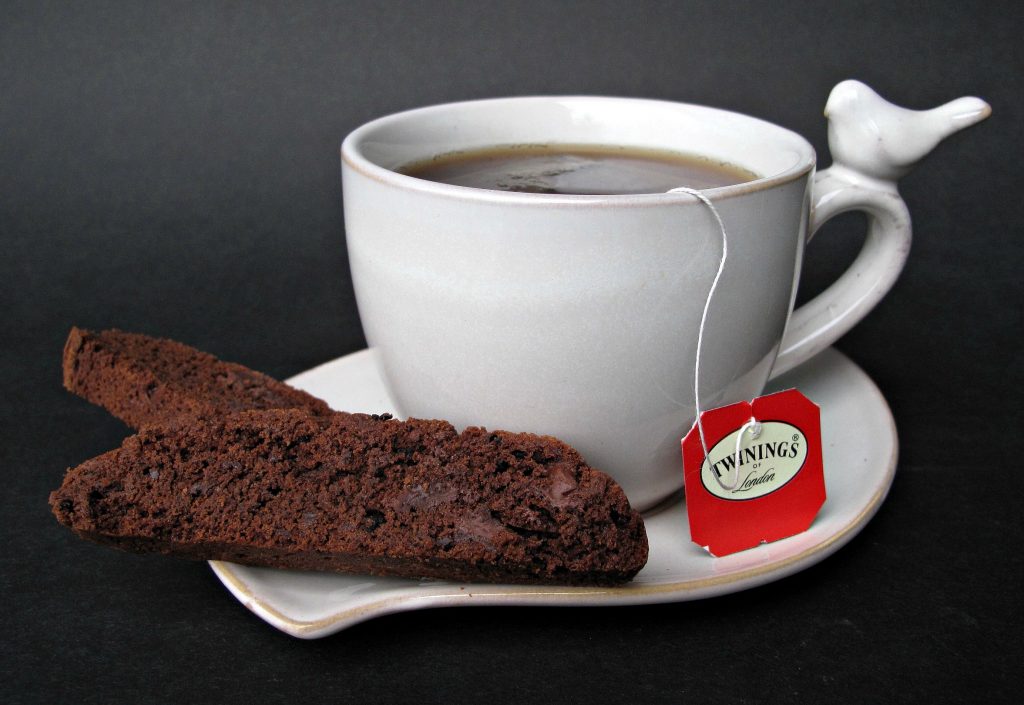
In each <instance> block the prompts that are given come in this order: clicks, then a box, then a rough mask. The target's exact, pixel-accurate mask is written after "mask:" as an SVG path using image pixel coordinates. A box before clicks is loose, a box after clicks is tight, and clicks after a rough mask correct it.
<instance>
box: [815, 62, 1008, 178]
mask: <svg viewBox="0 0 1024 705" xmlns="http://www.w3.org/2000/svg"><path fill="white" fill-rule="evenodd" d="M991 112H992V109H991V108H990V107H989V105H988V103H986V102H985V101H983V100H981V99H980V98H972V97H968V98H958V99H956V100H954V101H951V102H949V103H946V104H945V105H940V106H939V107H937V108H933V109H931V110H908V109H907V108H901V107H899V106H897V105H893V104H892V103H890V102H888V101H887V100H885V99H884V98H882V97H881V96H880V95H878V94H877V93H875V92H874V91H873V90H871V89H870V88H869V87H867V86H866V85H864V84H863V83H861V82H860V81H843V82H842V83H840V84H838V85H837V86H836V87H835V88H833V89H832V93H831V94H830V95H829V98H828V102H827V103H826V105H825V117H827V118H828V146H829V150H830V151H831V152H832V158H833V160H834V161H835V163H836V164H840V165H843V166H845V167H848V168H850V169H853V170H854V171H857V172H859V173H861V174H864V175H867V176H871V177H874V178H877V179H882V180H885V181H895V180H896V179H898V178H900V177H901V176H903V175H904V174H906V173H907V172H908V171H910V169H911V168H912V167H913V166H914V164H916V163H917V162H918V161H920V160H921V159H923V158H924V157H925V156H926V155H927V154H928V153H929V152H931V151H932V150H933V149H934V148H935V146H936V145H938V144H939V142H941V141H942V140H943V139H945V138H946V137H948V136H949V135H951V134H953V133H954V132H956V131H958V130H962V129H963V128H965V127H968V126H969V125H973V124H974V123H976V122H979V121H981V120H984V119H985V118H987V117H988V116H989V114H991Z"/></svg>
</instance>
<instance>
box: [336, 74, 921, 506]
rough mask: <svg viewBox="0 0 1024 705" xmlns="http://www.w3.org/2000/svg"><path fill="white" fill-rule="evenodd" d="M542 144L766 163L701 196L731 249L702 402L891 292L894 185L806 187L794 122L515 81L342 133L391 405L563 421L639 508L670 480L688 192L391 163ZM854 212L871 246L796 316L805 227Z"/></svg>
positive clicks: (366, 296) (762, 377)
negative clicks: (442, 172)
mask: <svg viewBox="0 0 1024 705" xmlns="http://www.w3.org/2000/svg"><path fill="white" fill-rule="evenodd" d="M857 85H860V84H857ZM837 90H838V89H837ZM848 103H849V101H839V107H838V108H837V110H838V113H839V114H843V115H846V114H848V113H849V112H850V110H849V108H848ZM884 105H888V104H884ZM889 107H890V108H893V107H895V106H889ZM844 108H845V109H844ZM863 112H864V113H865V114H864V115H862V116H854V118H853V119H851V120H846V121H845V122H846V123H848V124H850V125H853V126H855V127H856V129H853V128H845V129H841V130H840V131H841V132H842V133H843V135H844V136H846V137H848V139H846V140H845V141H844V144H847V143H850V142H852V143H856V142H857V141H858V140H861V141H863V140H865V139H867V137H864V135H863V134H862V133H863V132H864V131H863V130H861V127H862V124H863V121H864V120H869V121H870V120H871V119H872V117H873V116H874V115H876V114H877V113H878V108H877V106H875V107H873V108H871V107H869V108H867V109H865V110H864V111H863ZM851 134H852V135H853V136H852V137H850V136H849V135H851ZM876 137H877V136H876ZM872 139H874V138H872ZM936 141H937V140H936ZM537 143H543V144H558V143H563V144H566V143H568V144H584V143H586V144H604V145H609V144H611V145H622V146H630V147H638V148H648V149H662V150H665V149H667V150H672V151H675V152H681V153H684V154H691V155H699V156H701V157H703V158H706V159H708V160H710V161H712V162H717V163H728V164H733V165H737V166H740V167H742V168H744V169H746V170H748V171H751V172H754V173H756V174H759V175H762V177H761V178H759V179H757V180H755V181H751V182H747V183H742V184H738V185H733V186H727V187H723V188H716V189H709V190H707V191H705V192H704V195H706V197H707V198H709V199H710V201H711V203H712V204H713V207H714V209H715V210H716V211H717V213H718V214H719V215H720V216H721V218H722V221H723V223H724V226H725V229H726V231H727V235H728V258H727V261H726V263H725V265H724V270H723V272H722V276H721V281H720V283H719V285H718V288H717V290H716V291H715V295H714V298H713V299H712V301H711V304H710V308H709V311H708V319H707V324H706V327H705V329H704V343H703V348H702V350H701V363H702V365H701V371H700V390H701V396H702V398H701V400H700V402H701V406H702V408H711V407H715V406H720V405H723V404H727V403H731V402H734V401H738V400H741V399H749V398H751V397H753V396H754V395H756V394H758V393H759V392H760V391H761V390H762V389H763V387H764V384H765V383H766V381H767V380H768V379H769V375H770V374H771V373H772V369H773V366H774V368H775V370H776V373H778V372H780V371H783V370H786V369H789V368H791V367H793V366H795V365H796V364H798V363H799V362H801V361H803V360H805V359H807V358H808V357H809V356H811V355H813V354H814V353H817V352H818V351H820V350H822V349H824V348H825V347H827V346H828V345H829V344H830V343H831V342H832V341H833V340H835V339H836V338H837V337H838V336H839V335H841V334H842V333H843V332H845V331H846V330H848V329H849V328H850V327H851V326H852V325H853V324H854V323H856V321H857V320H859V319H860V318H861V317H862V316H863V315H864V314H866V313H867V311H868V310H870V308H871V307H873V306H874V305H875V303H876V302H877V301H878V300H879V299H880V298H881V297H882V296H883V295H884V293H885V292H886V291H887V290H888V289H889V287H890V286H891V285H892V283H893V282H894V280H895V278H896V276H897V275H898V273H899V271H900V269H901V268H902V266H903V262H904V259H905V257H906V253H907V250H908V248H909V241H910V223H909V218H908V216H907V213H906V208H905V207H904V205H903V202H902V200H900V198H899V196H898V194H897V193H896V189H895V186H894V185H893V183H892V182H887V181H884V180H881V179H875V178H868V177H862V176H859V175H858V174H857V173H855V171H854V170H852V168H850V169H845V170H843V169H840V170H838V171H834V170H832V169H830V170H826V171H825V172H822V173H821V174H819V176H818V183H817V185H814V184H813V183H812V182H813V181H814V178H815V177H814V168H815V155H814V152H813V150H812V149H811V147H810V145H809V144H808V143H807V142H806V141H805V140H804V139H803V138H801V137H799V136H798V135H796V134H794V133H792V132H790V131H788V130H785V129H783V128H781V127H778V126H775V125H772V124H769V123H766V122H763V121H761V120H757V119H754V118H751V117H747V116H743V115H738V114H735V113H730V112H726V111H721V110H715V109H712V108H707V107H702V106H696V105H686V104H679V103H669V102H664V101H650V100H639V99H619V98H596V97H559V98H540V97H531V98H510V99H497V100H485V101H473V102H467V103H457V104H448V105H441V106H435V107H431V108H423V109H420V110H414V111H410V112H407V113H401V114H398V115H392V116H389V117H385V118H381V119H379V120H376V121H374V122H372V123H369V124H367V125H365V126H363V127H361V128H359V129H358V130H356V131H355V132H354V133H352V134H351V135H350V136H349V137H348V138H347V139H346V140H345V143H344V145H343V147H342V171H343V187H344V206H345V223H346V237H347V244H348V249H349V260H350V264H351V269H352V278H353V282H354V285H355V290H356V296H357V300H358V304H359V312H360V318H361V320H362V323H363V327H364V330H365V333H366V337H367V340H368V341H369V343H370V346H371V348H372V349H373V350H374V351H375V354H376V355H377V356H378V359H379V361H380V365H381V368H382V370H383V372H384V379H385V380H386V384H387V387H388V389H389V391H390V393H391V395H392V398H393V400H394V402H395V404H396V405H397V408H398V410H399V411H400V412H401V413H403V414H406V415H411V416H418V417H426V418H445V419H448V420H450V421H452V423H454V424H455V425H456V426H457V427H463V426H466V425H470V424H476V425H485V426H489V427H492V428H503V429H507V430H511V431H533V432H542V433H546V434H551V435H555V436H558V437H560V438H562V439H564V440H565V441H567V442H568V443H570V444H572V445H573V446H575V447H577V448H578V449H579V450H580V451H581V452H582V453H583V454H584V455H585V456H586V457H587V458H588V459H589V460H590V462H591V464H593V465H594V466H596V467H599V468H601V469H602V470H605V471H606V472H608V473H609V474H611V475H612V476H613V477H614V478H615V479H616V480H617V481H618V482H619V483H620V484H621V485H622V486H623V488H624V489H625V491H626V493H627V495H628V496H629V498H630V500H631V501H632V502H633V504H634V505H635V506H637V507H639V508H641V509H643V508H647V507H650V506H653V505H654V504H656V503H657V502H659V501H661V500H663V499H664V498H665V497H667V496H669V495H670V494H672V493H673V492H674V491H676V490H678V489H679V488H680V487H681V484H682V479H681V476H680V474H679V473H678V472H677V465H678V456H679V439H680V438H681V437H682V436H683V435H684V434H685V433H686V431H687V430H688V429H689V427H690V425H691V424H692V422H693V418H694V409H695V399H694V362H695V358H696V356H697V345H696V343H697V338H698V329H699V324H700V320H701V316H702V311H703V308H704V305H705V300H706V298H707V295H708V291H709V288H710V286H711V283H712V280H713V278H714V277H715V274H716V271H717V268H718V266H719V261H720V258H721V255H722V251H723V247H724V243H723V238H722V234H721V230H720V228H719V225H718V222H717V220H716V218H715V214H714V213H712V212H711V210H710V209H709V208H708V206H707V205H706V204H705V203H703V202H702V201H701V200H699V199H698V198H697V197H696V196H694V195H692V194H687V193H667V194H643V195H617V196H566V195H544V194H532V193H529V194H526V193H509V192H502V191H490V190H484V189H475V188H467V187H461V186H451V185H446V184H439V183H435V182H430V181H426V180H422V179H417V178H412V177H409V176H405V175H402V174H400V173H397V172H396V170H397V169H399V168H400V167H402V166H403V165H406V164H410V163H413V162H418V161H422V160H424V159H428V158H430V157H433V156H436V155H439V154H445V153H449V152H455V151H459V150H470V149H475V148H482V147H486V146H493V145H498V144H503V145H515V144H537ZM877 161H878V160H877V159H876V160H875V162H877ZM812 186H813V191H812ZM850 209H862V210H866V211H867V212H868V214H869V221H870V228H869V235H868V238H867V242H866V245H865V248H864V252H863V253H862V255H861V257H859V258H858V260H857V261H856V262H855V263H854V265H853V266H852V267H851V268H850V271H848V272H847V273H846V274H845V275H844V276H843V277H842V278H841V279H840V280H839V281H838V282H837V283H836V284H835V285H834V286H833V287H832V288H830V289H829V290H828V291H826V292H825V293H824V294H822V295H821V296H820V297H818V298H817V299H816V300H814V301H812V302H810V303H809V304H807V305H806V306H804V307H802V308H801V309H800V310H799V311H797V312H795V313H794V314H793V316H792V320H790V313H791V310H792V305H793V299H794V295H795V292H796V285H797V282H798V280H799V273H800V265H801V261H802V256H803V248H804V243H805V242H806V240H807V238H808V237H809V235H810V234H811V233H813V232H814V230H815V229H816V228H817V227H818V226H819V225H820V224H821V223H822V222H823V221H824V220H825V219H827V218H828V217H830V216H831V215H833V214H836V213H839V212H842V211H845V210H850ZM787 323H788V324H789V332H788V333H787V335H786V336H785V338H784V337H783V334H784V332H785V331H786V329H787ZM780 350H781V354H780ZM777 357H778V360H776V358H777Z"/></svg>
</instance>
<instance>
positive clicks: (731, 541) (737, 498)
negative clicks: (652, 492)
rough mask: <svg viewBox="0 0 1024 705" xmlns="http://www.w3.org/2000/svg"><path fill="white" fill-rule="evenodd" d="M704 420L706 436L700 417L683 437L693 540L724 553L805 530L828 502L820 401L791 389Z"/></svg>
mask: <svg viewBox="0 0 1024 705" xmlns="http://www.w3.org/2000/svg"><path fill="white" fill-rule="evenodd" d="M700 419H701V422H700V426H702V427H703V431H704V442H703V443H702V442H701V432H700V431H701V429H700V427H698V425H697V424H696V423H695V424H694V426H693V428H691V429H690V432H689V433H688V434H686V438H684V439H683V442H682V447H683V474H684V480H685V486H686V513H687V516H688V517H689V521H690V536H691V537H692V539H693V541H694V542H696V543H697V545H699V546H703V547H704V548H705V549H707V551H708V552H709V553H711V555H713V556H724V555H726V554H729V553H735V552H736V551H742V550H744V549H747V548H753V547H754V546H757V545H759V544H761V543H767V542H770V541H778V540H779V539H782V538H785V537H787V536H792V535H794V534H798V533H800V532H801V531H806V530H807V529H808V528H809V527H810V525H811V522H812V521H814V517H815V516H816V515H817V513H818V510H819V509H821V505H822V504H824V502H825V476H824V473H823V470H822V461H821V412H820V410H819V409H818V407H817V405H815V404H814V403H813V402H812V401H811V400H810V399H808V398H807V397H805V396H804V395H803V394H801V393H800V392H799V391H797V390H796V389H790V390H787V391H784V392H778V393H777V394H769V395H766V396H763V397H757V398H756V399H754V400H753V401H752V402H749V403H748V402H745V401H744V402H739V403H737V404H731V405H730V406H723V407H720V408H718V409H711V410H710V411H705V412H704V413H702V414H701V416H700ZM705 447H706V450H707V453H706V455H705Z"/></svg>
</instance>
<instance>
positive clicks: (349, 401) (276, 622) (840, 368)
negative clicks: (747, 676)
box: [210, 349, 897, 639]
mask: <svg viewBox="0 0 1024 705" xmlns="http://www.w3.org/2000/svg"><path fill="white" fill-rule="evenodd" d="M288 381H289V383H290V384H292V385H294V386H296V387H299V388H301V389H305V390H307V391H309V392H311V393H313V394H315V395H317V396H318V397H320V398H322V399H324V400H325V401H327V403H329V404H330V405H331V406H332V407H334V408H335V409H345V410H346V411H363V412H368V413H382V412H385V411H387V412H394V408H393V404H392V402H391V400H390V399H389V398H388V395H387V392H386V390H385V388H384V384H383V383H382V382H381V378H380V375H379V373H378V371H377V367H376V365H375V364H374V360H373V357H372V351H370V350H362V351H360V352H357V353H353V354H351V355H347V356H345V357H342V358H339V359H337V360H334V361H332V362H328V363H326V364H324V365H320V366H319V367H316V368H314V369H311V370H308V371H306V372H303V373H302V374H300V375H298V376H296V377H293V378H292V379H290V380H288ZM790 387H797V388H799V389H800V390H801V391H802V392H803V393H804V394H805V395H807V396H808V397H809V398H810V399H811V400H812V401H814V402H816V403H817V404H818V405H819V406H820V407H821V426H822V437H823V444H824V461H825V485H826V492H827V497H828V499H827V500H826V501H825V505H824V506H823V507H822V509H821V512H820V513H819V514H818V517H817V518H816V519H815V521H814V524H813V525H812V526H811V528H810V529H809V530H807V531H806V532H804V533H802V534H799V535H797V536H793V537H790V538H787V539H783V540H781V541H777V542H775V543H772V544H766V545H762V546H759V547H757V548H753V549H750V550H748V551H743V552H741V553H736V554H733V555H730V556H725V557H723V558H712V557H711V556H710V555H709V554H708V553H706V552H705V551H704V550H702V549H701V548H699V547H698V546H697V545H696V544H694V543H693V542H691V541H690V531H689V526H688V524H687V520H686V508H685V506H684V503H683V500H682V499H681V498H678V499H676V500H675V501H674V502H670V503H668V505H667V506H663V508H661V509H659V510H657V511H655V512H653V513H651V514H650V516H647V517H645V523H646V526H647V535H648V539H649V541H650V559H649V561H648V563H647V565H646V566H645V567H644V569H643V570H642V571H641V572H640V574H639V575H637V577H636V578H635V579H634V580H633V581H632V582H630V583H629V584H628V585H626V586H624V587H619V588H569V587H543V586H540V587H538V586H511V585H483V584H473V585H460V584H458V583H447V582H441V581H436V580H431V581H416V580H403V579H396V578H375V577H371V576H359V575H355V576H353V575H338V574H333V573H305V572H296V571H285V570H272V569H269V568H252V567H248V566H240V565H235V564H233V563H223V562H218V561H213V562H211V564H210V565H211V566H212V567H213V570H214V572H215V573H216V574H217V577H219V578H220V579H221V582H223V583H224V585H225V586H227V588H228V590H230V591H231V593H232V594H233V595H234V596H235V597H237V598H238V599H239V600H240V601H241V602H242V603H243V604H244V605H245V606H246V607H248V608H249V609H251V610H252V611H253V612H255V613H256V614H257V615H258V616H259V617H261V618H262V619H264V620H266V621H267V622H269V623H270V624H272V625H273V626H275V627H277V628H278V629H280V630H282V631H284V632H287V633H288V634H291V635H293V636H297V637H302V638H305V639H314V638H317V637H322V636H327V635H328V634H333V633H334V632H337V631H340V630H342V629H345V628H346V627H349V626H351V625H353V624H356V623H358V622H362V621H364V620H367V619H370V618H372V617H376V616H379V615H383V614H388V613H392V612H400V611H403V610H414V609H422V608H425V607H442V606H455V605H566V606H569V605H630V604H650V603H657V602H676V601H682V600H696V599H701V598H705V597H711V596H714V595H722V594H725V593H729V592H735V591H737V590H744V589H747V588H751V587H754V586H757V585H762V584H764V583H767V582H770V581H772V580H778V579H779V578H782V577H784V576H787V575H790V574H792V573H795V572H797V571H799V570H803V569H804V568H807V567H808V566H811V565H813V564H815V563H817V562H818V561H820V560H822V559H823V558H825V557H826V556H828V555H830V554H832V553H833V552H835V551H836V550H837V549H839V548H840V547H841V546H843V545H844V544H845V543H846V542H847V541H849V540H850V539H851V538H853V536H854V535H856V533H857V532H858V531H860V529H861V528H863V526H864V525H865V524H867V522H868V520H870V519H871V517H872V516H874V514H875V512H876V511H877V510H878V508H879V506H881V504H882V501H883V500H884V499H885V495H886V493H887V492H888V490H889V486H890V485H891V484H892V480H893V475H894V473H895V470H896V454H897V439H896V428H895V425H894V424H893V419H892V413H891V412H890V411H889V407H888V405H887V404H886V402H885V399H883V398H882V395H881V393H880V392H879V391H878V388H877V387H876V386H875V385H874V383H873V382H872V381H871V379H870V378H868V376H867V375H866V374H864V372H862V371H861V370H860V368H858V367H857V366H856V365H855V364H854V363H853V362H851V361H850V360H849V359H848V358H846V357H845V356H843V355H842V354H841V353H839V352H838V351H836V350H832V349H829V350H826V351H824V352H822V353H821V354H819V355H818V356H817V357H815V358H814V359H812V360H810V361H809V362H807V363H805V364H804V365H802V366H801V367H799V368H797V369H795V370H793V371H791V372H789V373H787V374H786V375H783V376H782V377H780V378H779V379H777V380H775V381H774V382H773V383H772V385H771V389H773V390H780V389H787V388H790ZM680 472H682V469H681V468H680Z"/></svg>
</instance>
